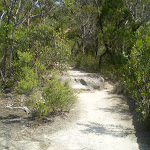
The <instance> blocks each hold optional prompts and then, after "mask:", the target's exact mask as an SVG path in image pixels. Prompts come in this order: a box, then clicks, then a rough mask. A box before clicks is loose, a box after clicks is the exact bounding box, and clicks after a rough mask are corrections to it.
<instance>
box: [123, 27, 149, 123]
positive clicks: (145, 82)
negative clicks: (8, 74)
mask: <svg viewBox="0 0 150 150" xmlns="http://www.w3.org/2000/svg"><path fill="white" fill-rule="evenodd" d="M149 35H150V28H149V27H147V28H145V29H144V28H141V29H140V30H139V31H138V32H137V42H136V43H135V45H134V47H133V50H132V53H131V58H130V61H129V63H128V65H127V68H126V74H125V76H124V84H125V86H126V90H127V92H128V93H129V94H130V95H131V96H132V98H133V99H135V100H136V105H137V109H136V111H137V112H138V114H139V121H145V120H146V119H147V117H148V116H149V113H150V36H149Z"/></svg>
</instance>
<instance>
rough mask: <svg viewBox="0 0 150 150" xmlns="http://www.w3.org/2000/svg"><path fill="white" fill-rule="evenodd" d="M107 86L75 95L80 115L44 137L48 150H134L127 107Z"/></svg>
mask: <svg viewBox="0 0 150 150" xmlns="http://www.w3.org/2000/svg"><path fill="white" fill-rule="evenodd" d="M109 92H110V89H108V90H102V91H95V92H88V93H87V92H86V93H81V94H79V100H80V102H79V103H80V104H79V105H80V107H81V108H80V109H81V115H80V118H79V120H78V121H77V122H76V123H75V124H74V125H72V126H71V127H70V128H69V129H66V130H62V131H59V132H57V133H55V134H53V135H51V136H49V135H47V136H45V138H47V139H49V140H50V141H51V144H52V147H50V148H49V150H59V149H60V150H138V149H139V147H138V144H137V138H136V136H135V130H134V127H133V125H132V116H130V114H129V113H128V106H127V105H126V103H125V102H124V101H123V100H122V97H120V96H118V95H112V94H109Z"/></svg>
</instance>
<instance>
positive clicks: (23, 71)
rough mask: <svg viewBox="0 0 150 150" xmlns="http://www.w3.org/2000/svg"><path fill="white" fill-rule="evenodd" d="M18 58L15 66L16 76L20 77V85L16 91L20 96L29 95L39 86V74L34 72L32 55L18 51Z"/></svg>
mask: <svg viewBox="0 0 150 150" xmlns="http://www.w3.org/2000/svg"><path fill="white" fill-rule="evenodd" d="M18 58H19V60H18V61H17V63H16V65H15V71H16V75H17V76H18V84H17V86H16V90H17V92H18V93H19V94H26V95H29V94H31V93H32V90H33V88H34V87H36V86H37V73H35V72H34V68H33V67H31V66H32V65H31V64H32V63H31V62H32V59H33V58H32V55H31V54H29V53H28V52H20V51H18Z"/></svg>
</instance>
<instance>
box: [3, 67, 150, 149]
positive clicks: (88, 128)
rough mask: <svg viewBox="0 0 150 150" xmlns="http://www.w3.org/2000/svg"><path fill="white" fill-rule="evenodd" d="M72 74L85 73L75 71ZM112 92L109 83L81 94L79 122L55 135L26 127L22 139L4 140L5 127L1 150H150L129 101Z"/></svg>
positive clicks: (45, 129)
mask: <svg viewBox="0 0 150 150" xmlns="http://www.w3.org/2000/svg"><path fill="white" fill-rule="evenodd" d="M69 74H70V76H72V75H74V76H75V75H77V76H78V75H81V74H82V72H80V71H77V70H74V69H72V70H70V71H69ZM112 89H113V86H112V85H110V84H109V83H107V86H105V89H103V90H101V91H98V90H92V91H84V92H81V93H80V94H79V95H78V102H77V106H76V107H75V108H74V110H72V111H74V112H78V113H77V117H76V119H74V120H72V121H71V122H69V124H68V123H66V127H64V125H65V124H64V125H63V123H62V126H63V127H62V129H61V130H58V131H55V132H54V133H51V132H50V130H49V127H48V126H44V127H39V130H38V129H35V130H34V131H32V130H31V129H30V130H28V129H27V128H23V127H22V128H23V129H22V130H21V131H22V133H24V134H22V133H21V132H18V134H20V136H22V137H21V138H18V139H13V138H12V139H11V138H10V137H5V138H4V134H5V135H6V133H8V132H10V131H11V129H10V128H9V129H8V130H7V132H6V131H4V130H3V129H2V128H1V129H0V150H1V149H2V150H3V149H10V150H149V149H150V143H149V142H148V141H150V136H149V133H148V132H138V131H137V130H136V128H135V126H134V120H133V116H132V114H131V113H130V111H129V106H128V105H127V100H126V98H125V97H123V96H121V95H116V94H112ZM0 125H2V124H0ZM49 125H50V124H49ZM56 126H57V124H56ZM9 127H10V126H9ZM6 128H7V126H6ZM4 132H5V133H4ZM27 132H28V133H27ZM8 140H9V141H8Z"/></svg>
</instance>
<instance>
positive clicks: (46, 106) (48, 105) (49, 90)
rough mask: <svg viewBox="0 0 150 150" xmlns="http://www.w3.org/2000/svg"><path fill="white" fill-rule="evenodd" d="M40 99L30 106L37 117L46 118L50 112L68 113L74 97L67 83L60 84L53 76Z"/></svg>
mask: <svg viewBox="0 0 150 150" xmlns="http://www.w3.org/2000/svg"><path fill="white" fill-rule="evenodd" d="M42 97H43V98H42V99H38V100H36V101H33V104H32V106H33V108H34V109H33V110H34V112H35V111H36V112H37V115H38V117H41V116H47V115H48V114H50V113H52V112H58V111H69V110H70V108H71V106H72V105H73V104H74V102H75V95H74V93H73V91H72V89H71V88H70V87H69V85H68V83H67V82H66V83H61V81H59V79H58V78H57V77H56V76H55V75H53V77H52V79H51V80H50V81H49V82H48V83H47V84H46V86H45V87H44V89H43V91H42Z"/></svg>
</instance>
